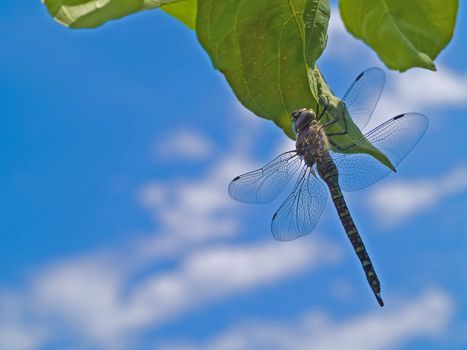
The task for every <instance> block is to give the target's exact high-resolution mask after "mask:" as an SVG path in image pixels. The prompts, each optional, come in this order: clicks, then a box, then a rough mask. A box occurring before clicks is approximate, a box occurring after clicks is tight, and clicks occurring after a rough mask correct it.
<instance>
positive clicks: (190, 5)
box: [161, 0, 198, 29]
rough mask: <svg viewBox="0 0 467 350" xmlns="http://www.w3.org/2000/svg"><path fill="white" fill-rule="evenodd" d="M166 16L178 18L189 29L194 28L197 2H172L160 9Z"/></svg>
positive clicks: (191, 0)
mask: <svg viewBox="0 0 467 350" xmlns="http://www.w3.org/2000/svg"><path fill="white" fill-rule="evenodd" d="M161 8H162V10H164V11H165V12H167V13H168V14H170V15H172V16H174V17H175V18H178V19H179V20H180V21H181V22H183V23H184V24H185V25H186V26H188V27H189V28H191V29H195V28H196V13H197V10H198V0H185V1H180V2H174V3H172V4H167V5H164V6H162V7H161Z"/></svg>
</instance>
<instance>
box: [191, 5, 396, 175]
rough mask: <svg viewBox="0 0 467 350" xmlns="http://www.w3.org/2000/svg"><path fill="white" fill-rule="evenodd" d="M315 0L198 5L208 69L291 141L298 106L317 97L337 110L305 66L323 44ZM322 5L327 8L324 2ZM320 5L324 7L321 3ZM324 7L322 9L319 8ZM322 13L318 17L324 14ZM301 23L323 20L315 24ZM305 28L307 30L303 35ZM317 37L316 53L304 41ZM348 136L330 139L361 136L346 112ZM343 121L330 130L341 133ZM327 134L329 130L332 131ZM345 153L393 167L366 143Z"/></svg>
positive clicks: (342, 141) (340, 141)
mask: <svg viewBox="0 0 467 350" xmlns="http://www.w3.org/2000/svg"><path fill="white" fill-rule="evenodd" d="M312 2H314V3H316V4H318V3H321V4H324V2H323V1H319V0H318V1H316V0H308V1H306V0H268V1H258V0H255V1H252V0H205V1H200V3H199V6H198V19H197V34H198V38H199V41H200V42H201V44H202V45H203V47H204V48H205V49H206V51H207V52H208V54H209V56H210V57H211V60H212V62H213V65H214V66H215V67H216V68H217V69H218V70H219V71H221V72H222V73H223V74H224V75H225V77H226V79H227V81H228V82H229V84H230V86H231V87H232V89H233V91H234V92H235V94H236V95H237V97H238V99H239V100H240V102H241V103H242V104H243V105H244V106H245V107H246V108H248V109H249V110H251V111H252V112H254V113H255V114H256V115H258V116H260V117H262V118H265V119H270V120H272V121H273V122H274V123H276V124H277V125H278V126H279V127H280V128H282V129H283V130H284V132H285V133H286V134H287V135H288V136H289V137H290V138H292V139H294V138H295V135H294V133H293V132H292V129H291V118H290V116H291V113H292V112H293V111H295V110H297V109H300V108H311V109H314V110H316V109H317V105H318V97H317V96H320V97H321V98H322V99H323V100H324V101H326V100H329V103H330V104H331V105H332V106H334V107H335V108H337V105H338V104H339V102H340V101H339V100H338V99H337V98H336V97H335V96H334V94H333V93H332V91H331V90H330V89H329V87H328V85H327V83H326V82H325V81H324V79H323V77H322V76H321V74H320V72H319V69H318V68H317V67H316V65H313V68H312V69H310V68H309V64H310V63H314V61H310V57H309V53H310V52H312V51H313V50H315V52H319V53H320V51H321V50H322V48H324V46H325V42H323V41H325V39H326V36H325V35H318V34H317V32H314V33H313V31H316V28H317V27H321V28H322V29H321V30H324V31H325V30H326V28H327V21H328V19H329V17H327V18H323V16H321V17H318V18H315V16H313V13H311V12H308V13H306V15H304V14H305V10H308V11H310V10H312V9H313V8H314V9H315V11H318V10H319V7H318V6H316V4H315V6H312V5H313V4H310V3H312ZM326 5H327V6H329V4H328V1H326ZM321 6H323V5H321ZM323 8H324V7H323ZM325 12H326V11H325V10H324V11H322V12H321V13H325ZM305 21H309V22H312V21H323V22H326V23H322V24H321V25H319V26H317V25H316V24H312V23H311V24H310V23H305ZM307 30H309V31H310V32H311V34H310V33H308V32H307ZM311 36H313V37H315V38H321V40H322V41H320V42H318V43H317V45H318V46H319V48H318V49H314V48H312V45H310V44H308V45H306V43H305V40H306V38H307V37H311ZM342 118H346V121H347V125H348V133H347V134H346V135H344V136H339V137H336V138H335V139H333V141H335V142H336V144H337V145H339V146H348V145H349V144H353V143H354V141H355V140H360V139H362V138H363V135H362V133H361V131H360V130H359V129H358V127H357V126H356V125H355V124H354V123H353V121H352V120H351V118H350V117H349V115H348V114H345V115H344V116H342ZM343 128H344V126H343V120H340V122H339V123H337V124H336V125H334V126H333V130H334V129H335V130H342V129H343ZM331 131H332V130H331ZM347 152H348V153H367V154H370V155H373V156H374V157H375V158H377V159H378V160H380V161H381V162H383V163H384V164H385V165H387V166H388V167H390V168H391V167H392V165H391V163H390V161H389V160H388V159H387V157H386V156H385V155H384V154H383V153H381V152H380V151H379V150H377V149H376V148H375V147H373V146H372V145H371V144H370V143H369V142H367V143H366V144H360V146H359V148H358V149H357V148H356V147H353V148H350V149H349V150H348V151H347Z"/></svg>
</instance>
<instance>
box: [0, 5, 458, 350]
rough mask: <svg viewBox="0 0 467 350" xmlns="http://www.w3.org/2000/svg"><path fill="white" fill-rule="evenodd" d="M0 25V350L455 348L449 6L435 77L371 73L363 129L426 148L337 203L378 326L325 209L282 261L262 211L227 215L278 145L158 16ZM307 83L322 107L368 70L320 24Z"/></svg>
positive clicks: (337, 25)
mask: <svg viewBox="0 0 467 350" xmlns="http://www.w3.org/2000/svg"><path fill="white" fill-rule="evenodd" d="M0 9H1V11H0V17H1V20H0V28H1V32H2V33H4V35H3V36H2V46H1V48H0V52H1V54H0V121H1V124H0V164H1V165H0V183H1V186H0V212H1V213H2V215H1V219H0V242H1V244H0V348H2V349H13V350H15V349H170V350H172V349H175V350H181V349H185V350H186V349H207V350H210V349H216V350H219V349H220V350H227V349H229V350H231V349H340V348H342V347H344V346H345V348H347V349H371V350H374V349H439V348H443V349H464V348H465V347H466V346H467V337H466V334H467V299H466V298H465V295H467V261H466V259H465V251H466V249H467V215H466V214H467V213H466V207H467V145H466V142H465V136H464V135H465V132H466V130H467V118H466V115H467V63H466V60H465V57H467V48H466V47H465V38H467V25H466V24H467V23H466V20H465V18H466V11H467V8H466V5H465V4H464V3H462V2H461V8H460V12H459V15H458V24H457V27H456V33H455V35H454V39H453V41H452V42H451V44H450V45H449V46H448V48H447V49H446V50H445V51H443V52H442V54H441V55H440V57H439V59H438V60H437V65H438V68H439V69H438V72H436V73H433V72H429V71H425V70H421V69H414V70H411V71H409V72H407V73H404V74H398V73H394V72H387V86H386V89H385V92H384V94H383V98H382V100H381V102H380V104H379V106H378V108H377V110H376V112H375V116H374V120H373V121H372V123H373V124H371V125H373V126H375V125H377V124H379V123H380V122H382V121H384V120H386V119H388V118H390V117H391V116H394V115H397V114H399V113H402V112H408V111H417V112H422V113H424V114H426V115H427V116H428V117H429V118H430V122H431V124H430V128H429V130H428V132H427V134H426V136H425V137H424V139H423V140H422V141H421V143H420V144H419V145H418V146H417V148H416V149H415V150H414V151H413V152H412V153H411V154H410V155H409V157H408V158H407V159H406V160H405V161H404V162H403V163H402V164H401V166H400V167H399V172H398V173H397V174H396V175H391V176H389V177H388V178H386V179H384V180H383V181H381V182H380V183H378V184H377V185H374V186H372V187H371V188H369V189H366V190H364V191H359V192H355V193H350V194H348V195H347V199H348V204H349V207H350V209H351V211H352V214H353V216H354V219H355V221H356V223H357V226H358V227H359V230H360V232H361V233H362V235H363V237H364V240H365V242H366V244H367V247H368V249H369V252H370V254H371V257H372V260H373V261H374V263H375V266H376V269H377V271H378V273H379V276H380V279H381V281H382V286H383V291H382V295H383V297H384V299H385V301H386V306H385V307H384V309H380V308H379V306H378V305H377V303H376V302H375V300H374V297H373V296H372V294H371V291H370V290H369V288H368V286H367V284H366V281H365V280H364V276H363V273H362V271H361V267H360V266H359V264H358V262H357V259H356V257H355V256H354V253H353V251H352V249H351V247H350V245H349V244H348V242H347V239H346V238H345V234H344V232H343V229H342V227H341V226H340V224H339V222H338V220H337V217H336V215H335V212H334V209H333V208H331V207H329V206H328V208H327V209H326V211H325V212H324V214H323V217H322V219H321V221H320V224H319V225H318V227H317V229H316V232H314V233H313V234H312V235H310V236H309V237H306V238H303V239H300V240H297V241H294V242H292V243H288V244H284V243H279V242H276V241H274V240H273V239H272V236H271V234H270V232H269V226H270V219H271V216H272V214H273V212H274V211H275V209H276V207H277V206H278V205H279V204H280V200H279V201H276V202H274V203H273V204H271V205H266V206H246V205H242V204H239V203H236V202H234V201H232V200H231V199H229V197H228V195H227V185H228V183H229V181H230V179H231V178H233V177H234V176H236V175H238V174H239V173H242V172H244V171H248V170H252V169H254V168H255V167H257V166H260V165H261V164H263V163H265V162H267V161H268V160H270V159H272V158H273V157H274V156H275V155H277V154H278V153H279V152H281V151H282V150H284V149H289V148H291V147H293V144H291V142H290V141H289V140H287V139H286V138H285V136H284V135H283V134H282V132H281V131H280V130H279V129H277V128H276V127H275V126H274V125H273V124H272V123H270V122H268V121H265V120H261V119H258V118H254V117H253V116H252V115H251V114H250V113H249V112H248V111H246V110H244V109H243V108H242V107H241V106H240V105H239V103H238V102H237V101H236V99H235V97H234V95H233V94H232V92H231V90H230V88H229V87H228V85H227V83H226V82H225V80H224V78H223V77H222V76H221V75H220V74H219V73H218V72H216V71H215V70H214V69H213V68H212V65H211V63H210V61H209V58H208V56H207V55H206V54H205V52H204V51H203V50H202V49H201V47H200V46H199V45H198V43H197V41H196V36H195V34H194V33H193V32H192V31H190V30H188V29H187V28H185V27H184V26H183V25H181V24H180V23H178V22H177V21H175V20H174V19H172V18H170V17H169V16H167V15H165V14H164V13H162V12H161V11H152V12H146V13H142V14H138V15H135V16H132V17H129V18H126V19H123V20H121V21H118V22H114V23H109V24H107V25H105V26H103V27H101V28H99V29H97V30H90V31H86V30H85V31H71V30H68V29H66V28H63V27H61V26H60V25H58V24H57V23H55V22H54V21H53V20H52V19H51V18H50V17H49V16H48V15H47V13H46V11H45V9H44V8H43V5H42V4H41V3H40V2H39V1H35V2H18V1H3V2H2V4H1V5H0ZM319 63H320V67H321V69H322V71H323V74H324V75H325V77H326V79H327V80H328V82H329V83H330V85H331V86H332V88H333V90H334V91H335V93H336V94H337V95H338V96H342V95H343V94H344V93H345V90H346V89H347V87H348V86H349V85H350V83H351V82H352V80H353V79H354V77H355V76H356V75H357V74H358V73H360V72H361V71H363V70H364V69H366V68H368V67H370V66H380V67H382V64H381V62H379V61H378V59H377V57H376V56H375V54H374V53H373V52H372V51H371V50H369V49H368V48H367V47H365V46H364V44H362V43H361V42H359V41H357V40H355V39H354V38H353V37H351V36H350V35H349V34H347V33H346V32H345V30H344V29H343V27H342V24H341V22H340V19H339V15H338V12H337V11H336V10H335V11H334V12H333V17H332V23H331V28H330V39H329V45H328V48H327V49H326V51H325V53H324V55H323V57H322V58H321V59H320V62H319ZM371 125H370V126H371Z"/></svg>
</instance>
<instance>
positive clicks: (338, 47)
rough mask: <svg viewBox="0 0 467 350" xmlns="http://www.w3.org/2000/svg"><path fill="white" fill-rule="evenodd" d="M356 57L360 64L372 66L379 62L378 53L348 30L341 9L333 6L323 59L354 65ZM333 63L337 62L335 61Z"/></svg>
mask: <svg viewBox="0 0 467 350" xmlns="http://www.w3.org/2000/svg"><path fill="white" fill-rule="evenodd" d="M355 57H358V58H359V61H358V64H362V62H366V63H367V65H369V66H371V65H375V64H377V63H378V58H377V56H376V54H375V53H374V52H373V51H372V50H371V49H370V48H369V47H368V46H367V45H366V44H364V43H363V42H362V41H361V40H358V39H357V38H355V37H354V36H353V35H352V34H350V33H349V32H348V31H347V29H346V28H345V25H344V22H343V21H342V17H341V15H340V11H339V9H338V8H337V7H332V8H331V18H330V21H329V29H328V43H327V46H326V50H325V51H324V54H323V59H330V60H332V61H336V62H339V63H338V64H339V65H342V64H347V65H353V64H354V63H355ZM333 64H337V63H335V62H334V63H333Z"/></svg>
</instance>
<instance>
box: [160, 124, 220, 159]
mask: <svg viewBox="0 0 467 350" xmlns="http://www.w3.org/2000/svg"><path fill="white" fill-rule="evenodd" d="M212 152H213V145H212V144H211V142H210V141H209V140H208V139H207V138H205V137H204V136H202V135H201V134H199V133H198V132H196V131H194V130H177V131H174V132H173V133H171V134H170V136H169V137H168V138H166V139H164V140H158V141H157V142H156V143H155V144H154V146H153V153H154V156H155V157H156V158H158V159H163V160H174V161H177V162H178V161H180V160H200V159H205V158H207V157H209V156H210V155H211V154H212Z"/></svg>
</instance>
